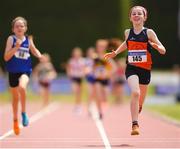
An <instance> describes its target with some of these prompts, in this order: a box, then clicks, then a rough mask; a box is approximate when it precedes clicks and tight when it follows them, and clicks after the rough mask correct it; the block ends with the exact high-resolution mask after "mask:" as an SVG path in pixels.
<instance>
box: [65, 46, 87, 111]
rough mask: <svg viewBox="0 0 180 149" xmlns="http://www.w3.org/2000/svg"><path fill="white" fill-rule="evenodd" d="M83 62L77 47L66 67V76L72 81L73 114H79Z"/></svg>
mask: <svg viewBox="0 0 180 149" xmlns="http://www.w3.org/2000/svg"><path fill="white" fill-rule="evenodd" d="M84 70H85V62H84V58H83V57H82V50H81V49H80V48H79V47H75V48H74V49H73V51H72V57H71V58H70V60H69V62H68V66H67V75H68V77H69V78H70V79H71V81H72V90H73V92H74V94H75V104H76V105H75V109H74V110H75V112H76V113H77V114H80V113H81V94H82V81H83V77H84V75H85V73H84Z"/></svg>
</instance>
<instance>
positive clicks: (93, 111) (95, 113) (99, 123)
mask: <svg viewBox="0 0 180 149" xmlns="http://www.w3.org/2000/svg"><path fill="white" fill-rule="evenodd" d="M90 112H91V114H92V118H93V120H94V122H95V124H96V127H97V129H98V131H99V133H100V136H101V139H102V141H103V143H104V146H105V148H106V149H111V145H110V143H109V140H108V137H107V135H106V131H105V129H104V126H103V124H102V121H101V120H100V119H99V114H98V110H97V107H96V105H95V103H92V104H91V105H90Z"/></svg>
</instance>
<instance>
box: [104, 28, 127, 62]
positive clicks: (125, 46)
mask: <svg viewBox="0 0 180 149" xmlns="http://www.w3.org/2000/svg"><path fill="white" fill-rule="evenodd" d="M128 36H129V29H128V30H125V41H124V42H123V43H122V44H121V45H120V46H119V47H118V48H117V49H116V51H112V52H109V53H106V54H105V55H104V58H105V59H110V58H114V57H115V56H116V55H117V54H119V53H121V52H123V51H125V50H126V49H127V44H126V39H127V37H128Z"/></svg>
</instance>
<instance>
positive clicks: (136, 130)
mask: <svg viewBox="0 0 180 149" xmlns="http://www.w3.org/2000/svg"><path fill="white" fill-rule="evenodd" d="M131 135H139V125H138V124H136V125H132V131H131Z"/></svg>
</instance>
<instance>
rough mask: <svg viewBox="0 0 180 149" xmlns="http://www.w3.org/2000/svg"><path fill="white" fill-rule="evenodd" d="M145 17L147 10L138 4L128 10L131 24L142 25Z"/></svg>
mask: <svg viewBox="0 0 180 149" xmlns="http://www.w3.org/2000/svg"><path fill="white" fill-rule="evenodd" d="M146 19H147V12H146V10H145V8H143V7H140V6H135V7H133V8H132V9H131V11H130V21H131V22H132V23H133V25H144V22H145V21H146Z"/></svg>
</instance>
